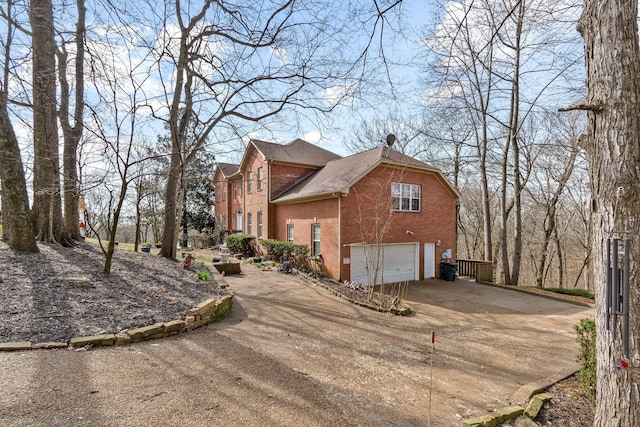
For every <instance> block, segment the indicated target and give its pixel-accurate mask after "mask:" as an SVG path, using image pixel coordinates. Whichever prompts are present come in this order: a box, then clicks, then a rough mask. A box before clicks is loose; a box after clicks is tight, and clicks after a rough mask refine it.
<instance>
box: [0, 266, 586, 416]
mask: <svg viewBox="0 0 640 427" xmlns="http://www.w3.org/2000/svg"><path fill="white" fill-rule="evenodd" d="M226 279H227V282H228V283H229V284H230V286H231V288H232V289H233V290H234V291H235V297H234V298H235V302H234V307H233V310H232V314H231V316H230V317H229V318H227V319H226V320H225V321H223V322H221V323H217V324H212V325H209V326H207V327H204V328H202V329H199V330H196V331H193V332H189V333H187V334H184V335H182V336H179V337H173V338H168V339H163V340H157V341H149V342H144V343H138V344H134V345H131V346H129V347H109V348H102V349H97V350H92V351H83V352H78V351H70V350H55V351H54V350H39V351H30V352H20V353H0V425H6V426H82V425H87V426H143V425H154V426H173V425H185V424H186V425H191V426H199V425H220V424H224V425H229V426H358V425H361V426H389V425H393V426H423V425H427V424H428V420H429V417H430V418H431V425H433V426H458V425H460V424H461V420H462V419H465V418H469V417H471V416H473V415H480V414H483V413H485V412H487V411H489V410H492V409H495V408H498V407H503V406H507V405H508V404H509V403H512V398H513V395H514V393H515V392H516V391H517V390H518V389H519V388H520V387H521V386H523V385H524V384H527V383H531V382H535V381H539V380H541V379H542V378H545V377H549V376H553V375H559V374H562V373H568V372H570V371H572V370H574V369H576V367H577V366H576V363H575V355H576V354H577V350H578V347H577V343H576V340H575V334H574V333H573V329H572V328H573V325H574V324H576V323H577V322H578V321H579V319H581V318H584V317H588V316H590V315H591V314H592V311H593V310H592V309H588V308H584V307H579V306H575V305H571V304H568V303H564V302H559V301H554V300H548V299H544V298H542V297H538V296H534V295H527V294H522V293H518V292H513V291H509V290H504V289H499V288H493V287H489V286H484V285H477V284H475V283H473V282H469V281H463V280H459V281H456V282H443V281H439V280H428V281H424V282H419V283H415V284H412V285H411V288H410V291H409V300H410V301H409V303H410V304H411V306H412V309H413V310H414V311H415V312H416V314H415V315H413V316H410V317H398V316H393V315H390V314H383V313H377V312H373V311H370V310H367V309H365V308H362V307H359V306H355V305H351V304H349V303H347V302H345V301H344V300H341V299H339V298H337V297H335V296H332V295H330V294H329V293H328V292H326V291H325V290H323V289H322V288H320V287H318V286H315V285H314V284H310V283H308V282H306V281H305V280H304V279H303V278H301V277H299V276H287V275H281V274H278V273H275V272H262V271H259V270H257V269H255V268H253V267H251V266H248V265H243V273H242V275H240V276H228V277H227V278H226ZM431 331H435V333H436V343H435V346H434V348H435V352H434V353H433V359H432V349H433V347H432V345H431V340H430V336H431ZM432 361H433V375H431V362H432ZM431 378H432V380H431ZM430 384H432V388H431V387H430ZM430 390H431V391H432V393H430ZM430 394H431V398H430ZM430 401H431V405H430V404H429V402H430ZM430 406H431V411H429V407H430Z"/></svg>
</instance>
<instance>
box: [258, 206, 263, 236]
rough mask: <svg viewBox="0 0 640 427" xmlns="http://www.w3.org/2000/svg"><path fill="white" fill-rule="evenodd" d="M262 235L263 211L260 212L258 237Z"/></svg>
mask: <svg viewBox="0 0 640 427" xmlns="http://www.w3.org/2000/svg"><path fill="white" fill-rule="evenodd" d="M260 237H262V211H259V212H258V238H260Z"/></svg>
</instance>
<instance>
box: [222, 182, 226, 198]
mask: <svg viewBox="0 0 640 427" xmlns="http://www.w3.org/2000/svg"><path fill="white" fill-rule="evenodd" d="M222 200H223V201H224V200H227V183H226V182H223V183H222Z"/></svg>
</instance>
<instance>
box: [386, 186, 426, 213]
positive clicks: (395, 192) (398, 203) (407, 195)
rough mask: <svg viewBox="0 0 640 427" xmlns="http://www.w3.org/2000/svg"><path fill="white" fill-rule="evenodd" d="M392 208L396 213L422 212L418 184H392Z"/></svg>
mask: <svg viewBox="0 0 640 427" xmlns="http://www.w3.org/2000/svg"><path fill="white" fill-rule="evenodd" d="M391 208H392V209H393V210H395V211H408V212H419V211H420V186H419V185H416V184H404V183H400V182H392V183H391Z"/></svg>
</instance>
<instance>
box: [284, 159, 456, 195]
mask: <svg viewBox="0 0 640 427" xmlns="http://www.w3.org/2000/svg"><path fill="white" fill-rule="evenodd" d="M381 163H386V164H391V165H398V166H409V167H412V168H417V169H422V170H425V171H429V172H433V173H435V174H436V175H439V178H441V181H443V182H444V185H446V186H448V187H449V188H450V190H451V191H452V193H453V194H454V195H457V194H458V193H457V191H456V190H455V189H454V188H453V187H452V186H451V184H450V183H449V182H448V181H447V180H446V179H445V178H444V176H443V175H442V173H441V172H440V170H439V169H436V168H434V167H431V166H429V165H427V164H426V163H423V162H421V161H419V160H416V159H414V158H413V157H409V156H407V155H405V154H402V153H400V152H399V151H395V150H393V149H390V148H389V147H377V148H373V149H371V150H368V151H364V152H362V153H358V154H354V155H352V156H349V157H343V158H340V159H338V160H334V161H331V162H329V163H327V164H326V165H325V166H324V167H323V168H322V169H319V170H318V171H317V172H315V173H314V174H312V175H311V176H309V177H308V178H307V179H304V180H302V181H301V182H299V183H297V184H296V185H294V186H293V187H291V188H289V189H287V190H286V191H285V192H283V193H282V194H280V195H278V196H276V197H275V200H274V202H275V203H278V202H288V201H294V200H298V199H306V198H314V197H321V196H323V195H330V194H333V193H339V192H341V193H347V192H348V191H349V187H351V186H352V185H353V184H355V183H356V182H357V181H358V180H360V179H361V178H362V177H364V176H365V175H366V174H367V173H368V172H370V171H371V170H372V169H373V168H375V167H376V166H378V165H379V164H381Z"/></svg>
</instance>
